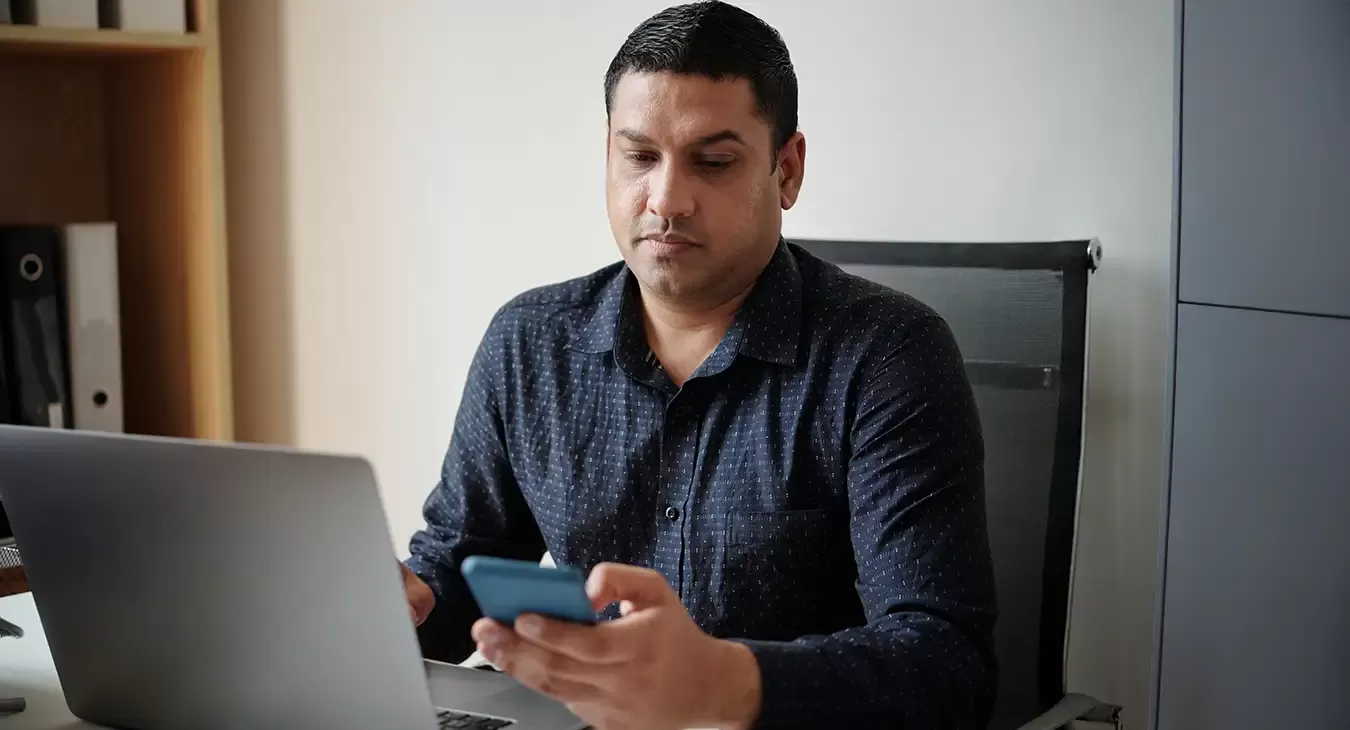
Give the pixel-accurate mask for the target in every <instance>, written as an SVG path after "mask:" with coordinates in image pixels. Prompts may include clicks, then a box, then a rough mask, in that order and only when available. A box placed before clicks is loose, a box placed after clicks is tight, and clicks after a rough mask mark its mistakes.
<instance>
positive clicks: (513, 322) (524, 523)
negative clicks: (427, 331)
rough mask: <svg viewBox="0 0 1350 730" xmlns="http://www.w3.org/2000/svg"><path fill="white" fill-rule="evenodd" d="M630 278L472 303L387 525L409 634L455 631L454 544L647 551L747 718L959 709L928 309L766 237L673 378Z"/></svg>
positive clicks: (985, 688) (968, 483) (948, 368)
mask: <svg viewBox="0 0 1350 730" xmlns="http://www.w3.org/2000/svg"><path fill="white" fill-rule="evenodd" d="M636 296H637V294H636V284H635V281H634V279H633V277H632V275H631V273H630V272H629V271H628V269H627V268H626V267H625V266H624V265H623V264H622V263H617V264H614V265H612V266H610V267H608V268H605V269H603V270H601V271H599V272H596V273H595V274H592V275H590V276H587V277H584V278H581V279H577V280H573V281H569V282H565V283H562V284H557V285H553V286H548V287H543V288H540V289H536V290H534V291H530V292H527V293H525V294H523V295H521V296H519V297H517V298H516V299H514V300H513V301H511V302H510V303H509V304H507V305H506V306H505V307H503V308H502V309H501V310H500V311H499V312H498V313H497V314H496V316H495V317H494V318H493V320H492V323H491V325H490V326H489V328H488V331H487V334H486V335H485V337H484V338H483V341H482V344H481V347H480V349H479V351H478V353H477V355H476V357H475V359H474V361H473V365H472V368H471V372H470V375H469V380H468V384H467V386H466V388H465V390H464V397H463V400H462V404H461V407H460V411H459V415H458V419H457V421H456V423H455V428H454V433H453V436H452V438H451V442H450V446H449V450H448V453H447V455H446V458H445V463H444V468H443V471H442V475H441V481H440V483H439V485H438V486H437V487H436V489H435V490H434V491H433V492H432V493H431V496H430V497H429V498H428V500H427V502H426V505H425V515H426V520H427V527H426V529H425V530H422V531H419V532H418V533H417V534H416V535H414V537H413V538H412V542H411V551H412V557H411V558H410V560H409V563H408V564H409V566H410V567H411V568H412V569H413V571H414V572H416V573H417V574H418V575H420V576H421V577H422V578H423V579H424V580H426V581H427V583H428V584H430V585H431V587H432V589H433V591H434V592H435V593H436V596H437V608H436V609H435V611H434V612H433V614H432V616H431V617H430V618H429V619H428V621H427V622H426V623H425V624H423V626H422V628H421V630H420V631H419V634H420V636H421V640H422V642H423V649H424V651H425V652H426V653H427V655H428V656H432V657H438V658H442V659H444V660H449V661H458V660H460V659H462V658H463V657H464V656H466V655H467V654H469V653H470V652H471V650H472V640H471V639H470V637H469V627H470V625H471V623H472V622H473V621H474V620H475V619H476V618H477V617H478V611H477V606H476V604H475V603H474V601H473V599H472V597H471V596H470V595H469V594H468V592H467V588H466V587H465V585H464V583H463V579H462V578H461V577H460V576H459V573H458V570H457V566H458V564H459V562H460V561H461V560H462V559H463V558H464V557H466V556H468V555H472V554H477V553H482V554H492V555H500V556H506V557H515V558H522V559H527V560H538V559H540V557H541V556H542V554H543V552H544V551H545V550H547V551H549V552H550V553H551V555H552V557H553V559H554V560H555V561H556V562H558V563H559V564H567V565H572V566H576V567H579V568H581V569H583V570H589V568H590V567H591V566H593V565H595V564H596V563H599V562H601V561H616V562H621V563H628V564H632V565H639V566H645V567H649V568H653V569H655V570H657V571H660V573H661V574H662V575H664V576H665V577H666V579H667V580H668V581H669V582H670V585H671V586H672V587H674V589H675V590H676V591H677V592H678V593H679V595H680V597H681V599H682V600H683V603H684V605H685V607H686V608H687V609H688V611H689V614H690V615H691V616H692V617H693V618H694V620H695V621H696V622H697V623H698V625H699V626H700V627H702V628H703V629H704V630H705V631H706V632H708V633H709V634H711V635H714V636H718V637H724V638H731V639H737V640H741V641H744V642H745V643H746V644H747V645H748V646H749V647H750V648H751V649H752V650H753V652H754V653H755V655H756V657H757V659H758V661H759V664H760V667H761V672H762V676H763V712H762V716H761V723H760V726H761V727H765V728H769V727H789V726H790V727H812V728H816V727H844V726H846V725H847V726H848V727H873V726H874V727H904V728H919V727H922V728H930V727H931V728H938V727H941V728H975V727H983V725H984V723H985V722H987V718H988V716H989V713H990V711H991V706H992V703H993V698H994V693H995V677H996V670H995V662H994V659H993V649H992V630H993V625H994V621H995V614H996V603H995V595H994V581H993V568H992V561H991V558H990V550H989V543H988V535H987V532H986V524H985V507H984V491H983V458H984V456H983V441H982V437H981V433H980V426H979V420H978V415H977V413H976V408H975V404H974V399H973V397H972V394H971V389H970V386H969V384H968V382H967V380H966V376H965V372H964V369H963V367H962V363H961V356H960V354H959V352H958V350H957V346H956V343H955V341H954V339H953V337H952V334H951V332H950V331H949V329H948V327H947V325H946V323H945V322H944V321H943V320H942V319H940V318H939V317H938V316H937V315H936V314H935V313H934V312H933V311H932V310H931V309H929V308H927V307H926V306H924V305H923V304H920V303H919V302H917V301H916V300H914V299H912V298H910V297H907V296H905V295H903V294H899V293H897V292H895V291H893V290H891V289H888V288H885V287H882V286H880V285H878V284H874V283H871V282H868V281H866V280H863V279H861V278H858V277H855V276H851V275H849V274H847V273H845V272H843V271H842V270H840V269H839V268H838V267H836V266H834V265H832V264H830V263H827V262H824V261H822V260H820V259H818V258H816V257H814V256H812V255H811V254H810V253H808V252H806V251H805V250H803V249H801V248H800V247H798V246H796V245H794V244H790V243H788V242H782V243H780V246H779V248H778V251H777V252H776V254H775V255H774V257H773V259H772V261H771V263H770V264H769V266H768V268H767V269H766V270H765V272H764V273H763V274H762V276H761V277H760V280H759V282H758V284H757V285H756V287H755V289H754V291H753V292H752V293H751V295H750V296H749V297H748V298H747V300H746V303H745V304H744V306H743V307H742V308H741V311H740V312H739V313H738V315H737V316H736V318H735V320H734V322H733V324H732V326H731V328H730V330H729V331H728V332H727V333H726V335H725V337H724V338H723V339H722V341H721V343H720V344H719V345H718V346H717V348H716V349H715V350H714V351H713V353H712V355H711V356H709V357H708V359H707V360H706V361H705V362H704V363H703V364H702V366H701V367H699V368H698V370H697V371H696V372H695V373H694V375H693V376H692V377H691V378H690V379H689V380H688V381H687V382H686V383H685V385H684V386H683V387H682V388H678V387H676V386H675V385H674V384H673V383H672V382H671V381H670V379H669V378H668V377H667V376H666V375H665V374H664V372H663V371H662V369H661V367H660V364H659V363H658V362H656V360H655V358H654V357H652V355H651V352H650V350H649V349H648V347H647V345H646V340H645V336H644V334H643V326H642V317H641V313H640V311H639V310H638V309H637V306H638V305H637V300H636ZM607 613H608V616H609V617H611V618H612V617H613V616H614V615H615V612H614V607H611V609H610V610H609V611H608V612H607Z"/></svg>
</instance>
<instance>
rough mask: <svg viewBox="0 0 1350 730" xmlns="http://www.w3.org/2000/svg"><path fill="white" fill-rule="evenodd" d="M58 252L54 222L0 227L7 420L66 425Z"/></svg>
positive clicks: (68, 411) (68, 413)
mask: <svg viewBox="0 0 1350 730" xmlns="http://www.w3.org/2000/svg"><path fill="white" fill-rule="evenodd" d="M60 250H61V231H60V229H59V228H57V227H55V226H4V227H0V266H3V271H4V275H3V276H2V277H0V281H3V284H4V305H5V308H6V310H7V311H6V313H5V316H4V318H3V328H2V329H3V333H4V337H3V343H4V344H3V349H4V360H5V370H6V372H5V381H6V385H7V386H8V396H9V398H8V400H9V418H8V421H9V422H10V423H16V424H20V425H25V426H47V427H52V428H70V423H71V403H70V396H69V393H70V385H69V382H68V378H69V371H68V369H67V368H66V359H67V356H66V341H65V332H66V328H65V304H64V292H63V291H62V289H63V288H64V287H63V284H62V276H61V262H60V258H59V257H60Z"/></svg>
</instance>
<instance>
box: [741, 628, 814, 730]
mask: <svg viewBox="0 0 1350 730" xmlns="http://www.w3.org/2000/svg"><path fill="white" fill-rule="evenodd" d="M737 641H738V642H739V643H741V644H743V645H745V646H746V647H747V648H748V649H750V653H751V654H753V655H754V657H755V661H756V662H757V663H758V664H759V678H760V708H759V718H758V720H757V722H756V723H755V726H754V727H755V730H771V729H772V728H793V727H802V721H803V718H804V716H805V715H807V714H813V713H814V712H816V711H819V709H820V708H819V707H817V706H816V703H818V702H820V698H821V694H820V693H821V689H822V685H821V677H820V676H819V674H818V673H817V672H816V669H815V667H814V665H815V664H816V663H817V662H815V661H813V660H815V659H816V658H817V656H818V655H817V653H816V650H815V649H814V648H812V647H810V646H806V645H803V644H794V643H787V642H781V641H756V640H750V639H737Z"/></svg>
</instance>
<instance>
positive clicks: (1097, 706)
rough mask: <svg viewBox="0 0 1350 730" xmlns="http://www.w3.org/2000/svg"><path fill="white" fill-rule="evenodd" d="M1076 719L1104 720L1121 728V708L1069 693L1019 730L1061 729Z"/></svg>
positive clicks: (1103, 721)
mask: <svg viewBox="0 0 1350 730" xmlns="http://www.w3.org/2000/svg"><path fill="white" fill-rule="evenodd" d="M1074 720H1086V721H1088V722H1102V723H1108V724H1111V725H1115V726H1116V728H1120V727H1121V724H1120V708H1119V707H1116V706H1115V705H1108V704H1106V703H1104V702H1100V701H1098V700H1097V699H1095V698H1092V697H1089V696H1087V695H1083V694H1068V695H1065V696H1064V699H1062V700H1060V701H1059V704H1057V705H1055V706H1054V707H1051V708H1050V709H1049V710H1047V711H1046V712H1045V714H1043V715H1041V716H1040V717H1038V718H1036V719H1035V720H1032V721H1031V722H1028V723H1026V724H1025V725H1023V726H1022V727H1020V728H1018V730H1059V729H1060V728H1063V727H1065V726H1067V725H1068V724H1069V723H1070V722H1073V721H1074Z"/></svg>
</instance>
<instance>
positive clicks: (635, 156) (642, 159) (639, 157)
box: [624, 152, 656, 165]
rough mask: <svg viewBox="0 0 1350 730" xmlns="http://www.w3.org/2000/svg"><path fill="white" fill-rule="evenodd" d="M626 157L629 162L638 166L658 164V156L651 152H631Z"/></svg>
mask: <svg viewBox="0 0 1350 730" xmlns="http://www.w3.org/2000/svg"><path fill="white" fill-rule="evenodd" d="M624 156H625V157H627V158H628V161H629V162H632V163H633V164H636V165H650V164H652V163H653V162H656V155H653V154H652V153H650V152H629V153H628V154H626V155H624Z"/></svg>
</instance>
